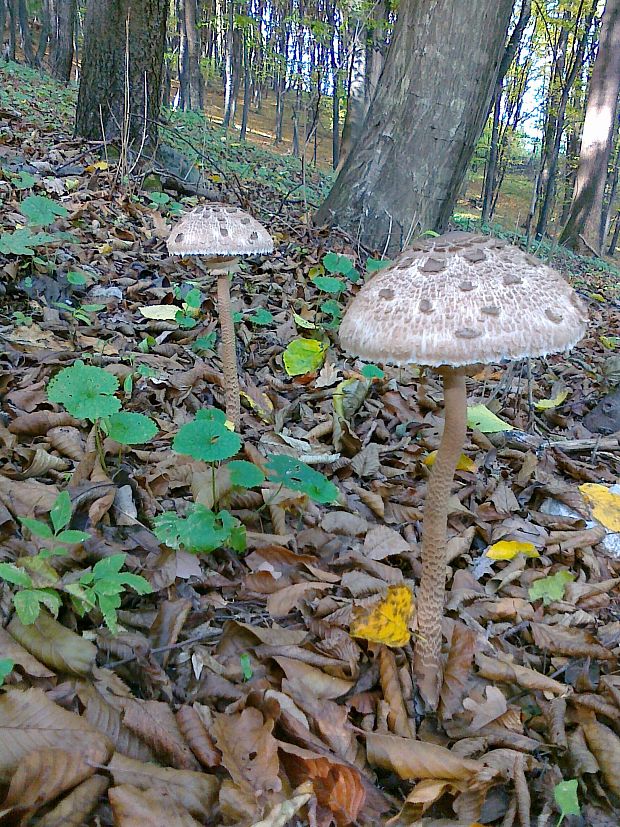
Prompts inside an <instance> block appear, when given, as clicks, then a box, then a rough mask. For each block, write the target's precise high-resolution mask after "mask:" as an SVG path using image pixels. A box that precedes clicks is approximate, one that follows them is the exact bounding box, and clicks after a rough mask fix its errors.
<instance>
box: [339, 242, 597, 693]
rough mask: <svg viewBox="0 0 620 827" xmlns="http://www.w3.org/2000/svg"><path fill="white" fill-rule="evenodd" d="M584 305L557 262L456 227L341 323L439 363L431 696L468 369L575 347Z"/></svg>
mask: <svg viewBox="0 0 620 827" xmlns="http://www.w3.org/2000/svg"><path fill="white" fill-rule="evenodd" d="M586 324H587V315H586V311H585V308H584V306H583V305H582V303H581V301H580V299H579V298H578V297H577V294H576V293H575V291H574V290H573V289H572V288H571V287H570V285H569V284H567V282H566V281H565V280H564V279H563V277H562V276H561V275H560V273H558V272H557V271H556V270H553V269H552V268H550V267H547V266H546V265H544V264H543V263H542V262H540V261H539V260H538V259H536V258H534V257H533V256H531V255H529V254H527V253H525V252H523V251H522V250H521V249H519V248H518V247H514V246H512V245H509V244H507V243H506V242H505V241H503V240H501V239H497V238H491V237H488V236H484V235H476V234H472V233H464V232H450V233H446V234H445V235H441V236H437V237H436V238H432V239H428V240H423V241H420V242H418V243H415V244H414V245H412V246H411V247H409V248H408V249H406V250H404V251H403V252H402V253H401V254H400V255H399V256H398V257H397V258H396V259H395V260H394V261H393V263H392V264H391V265H390V266H389V267H387V268H385V269H384V270H380V271H379V272H378V273H377V274H376V275H375V276H374V277H373V278H372V279H371V280H370V281H368V282H367V283H366V284H365V285H364V286H363V287H362V289H361V290H360V291H359V293H358V294H357V296H356V297H355V298H354V299H353V300H352V302H351V304H350V305H349V307H348V308H347V310H346V312H345V314H344V317H343V320H342V323H341V325H340V331H339V335H340V341H341V344H342V347H343V348H344V349H345V350H346V351H348V352H349V353H351V354H352V355H354V356H359V357H361V358H363V359H367V360H371V361H376V362H384V363H389V364H394V365H407V364H412V363H415V364H418V365H426V366H429V367H432V368H436V369H438V371H439V373H440V374H441V377H442V380H443V387H444V429H443V435H442V439H441V444H440V447H439V451H438V453H437V456H436V459H435V462H434V464H433V467H432V470H431V473H430V477H429V480H428V487H427V493H426V500H425V507H424V519H423V526H422V578H421V583H420V589H419V595H418V612H417V615H418V630H419V639H418V640H417V641H416V645H415V658H414V672H415V676H416V678H417V683H418V688H419V691H420V694H421V695H422V698H423V699H424V701H425V702H426V704H427V706H428V707H429V708H431V709H435V708H436V707H437V704H438V700H439V691H440V688H441V680H442V669H441V642H442V639H441V621H442V616H443V604H444V590H445V576H446V529H447V521H448V500H449V497H450V492H451V487H452V483H453V479H454V473H455V470H456V465H457V462H458V460H459V457H460V455H461V451H462V449H463V444H464V442H465V436H466V424H467V392H466V385H465V381H466V375H467V373H468V369H469V370H470V369H471V367H472V366H474V365H479V364H481V363H482V364H489V363H495V362H499V361H501V360H504V359H523V358H526V357H535V356H546V355H547V354H550V353H558V352H561V351H565V350H569V349H570V348H571V347H573V346H574V345H575V344H576V343H577V342H578V341H579V339H581V337H582V336H583V335H584V333H585V330H586Z"/></svg>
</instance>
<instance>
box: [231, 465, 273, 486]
mask: <svg viewBox="0 0 620 827" xmlns="http://www.w3.org/2000/svg"><path fill="white" fill-rule="evenodd" d="M226 469H227V471H228V473H229V474H230V482H231V485H234V486H236V487H237V488H257V487H258V486H259V485H262V484H263V483H264V482H265V475H264V474H263V472H262V471H261V469H260V468H259V467H258V465H254V463H253V462H247V461H246V460H244V459H237V460H233V461H232V462H229V463H228V464H227V465H226Z"/></svg>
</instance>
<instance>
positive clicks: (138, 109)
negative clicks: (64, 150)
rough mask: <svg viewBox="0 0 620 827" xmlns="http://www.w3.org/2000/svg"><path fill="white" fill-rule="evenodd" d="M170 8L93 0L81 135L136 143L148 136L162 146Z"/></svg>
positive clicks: (135, 0)
mask: <svg viewBox="0 0 620 827" xmlns="http://www.w3.org/2000/svg"><path fill="white" fill-rule="evenodd" d="M168 5H169V4H168V0H88V6H87V9H86V21H85V24H84V49H83V59H82V77H81V82H80V90H79V94H78V104H77V113H76V133H77V134H78V135H81V136H82V137H84V138H89V139H91V140H102V139H104V138H105V139H107V140H110V139H118V138H119V137H120V136H121V135H123V134H127V136H128V139H129V141H130V142H137V143H138V144H140V143H141V142H142V140H143V138H145V139H146V141H147V143H150V144H151V145H152V146H154V145H155V144H156V142H157V119H158V117H159V108H160V95H161V84H162V69H163V59H164V47H165V42H166V20H167V14H168ZM127 45H128V47H129V54H128V55H127V60H126V46H127ZM126 75H127V81H128V87H129V94H128V96H127V97H128V100H127V101H126V100H125V98H126V95H125V79H126ZM125 120H127V121H128V122H127V123H126V124H125ZM102 124H103V134H102Z"/></svg>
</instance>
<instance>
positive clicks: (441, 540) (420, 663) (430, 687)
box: [414, 368, 467, 709]
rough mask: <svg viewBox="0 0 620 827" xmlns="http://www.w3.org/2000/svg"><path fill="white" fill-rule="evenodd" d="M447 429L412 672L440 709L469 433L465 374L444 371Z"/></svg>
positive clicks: (433, 497) (435, 479) (435, 475)
mask: <svg viewBox="0 0 620 827" xmlns="http://www.w3.org/2000/svg"><path fill="white" fill-rule="evenodd" d="M442 378H443V387H444V429H443V436H442V438H441V444H440V446H439V450H438V452H437V455H436V457H435V462H434V463H433V467H432V468H431V473H430V477H429V480H428V486H427V490H426V499H425V502H424V520H423V524H422V579H421V582H420V592H419V598H418V633H419V638H418V640H417V641H416V644H415V660H414V672H415V675H416V678H417V681H418V689H419V691H420V694H421V695H422V698H423V699H424V701H425V702H426V704H427V705H428V706H429V707H430V708H431V709H436V708H437V704H438V702H439V691H440V689H441V679H442V669H441V620H442V617H443V604H444V591H445V584H446V529H447V526H448V503H449V501H450V493H451V491H452V484H453V482H454V472H455V471H456V466H457V463H458V461H459V458H460V456H461V452H462V450H463V445H464V443H465V435H466V430H467V390H466V385H465V382H466V376H465V371H464V369H459V368H443V369H442Z"/></svg>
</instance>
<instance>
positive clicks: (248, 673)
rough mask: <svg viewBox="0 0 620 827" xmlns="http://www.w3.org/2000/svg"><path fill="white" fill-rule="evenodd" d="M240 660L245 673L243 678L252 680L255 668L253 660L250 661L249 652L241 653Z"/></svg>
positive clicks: (242, 671)
mask: <svg viewBox="0 0 620 827" xmlns="http://www.w3.org/2000/svg"><path fill="white" fill-rule="evenodd" d="M239 662H240V663H241V674H242V675H243V680H244V681H249V680H252V675H253V674H254V670H253V669H252V662H251V661H250V656H249V655H248V653H247V652H244V653H243V654H242V655H239Z"/></svg>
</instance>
